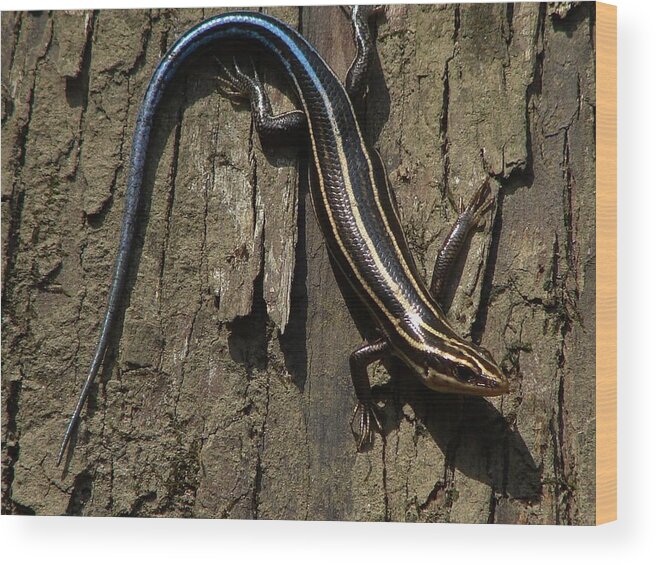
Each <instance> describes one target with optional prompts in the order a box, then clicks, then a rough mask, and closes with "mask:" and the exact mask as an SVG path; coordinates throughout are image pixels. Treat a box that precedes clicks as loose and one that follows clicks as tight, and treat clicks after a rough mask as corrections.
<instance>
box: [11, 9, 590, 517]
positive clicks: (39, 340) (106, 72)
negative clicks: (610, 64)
mask: <svg viewBox="0 0 656 565" xmlns="http://www.w3.org/2000/svg"><path fill="white" fill-rule="evenodd" d="M267 11H270V12H271V13H273V14H274V15H277V16H279V17H281V18H283V19H285V20H286V21H289V22H290V23H291V24H292V25H298V24H299V23H302V32H303V33H304V34H305V35H306V37H308V39H309V40H310V41H311V42H313V43H314V44H315V45H316V46H317V48H318V49H319V50H320V52H321V53H323V54H324V56H325V57H326V59H327V60H328V61H329V62H330V64H331V65H332V66H333V67H334V69H335V70H336V72H337V73H338V75H340V76H342V77H343V76H344V74H345V72H346V69H347V68H348V65H349V63H350V60H351V58H352V56H353V53H354V48H353V44H352V39H351V32H350V24H349V21H348V17H347V15H346V13H345V12H344V11H343V10H340V9H339V8H302V9H300V10H299V9H296V8H275V9H267ZM214 13H216V10H153V11H99V12H52V13H32V14H25V13H23V14H18V13H7V12H5V13H3V14H2V37H3V39H2V220H3V223H2V236H3V240H2V268H3V279H2V285H3V286H2V292H3V295H2V298H3V312H2V314H3V342H2V386H3V434H4V435H3V511H5V512H9V513H36V514H65V513H67V514H82V515H95V516H98V515H137V516H188V517H192V516H194V517H230V518H268V519H335V520H337V519H342V520H401V521H436V520H439V521H452V522H499V523H506V522H511V523H549V524H551V523H575V524H585V523H592V522H594V497H595V492H594V461H595V458H594V453H595V451H594V448H595V436H594V430H595V426H594V418H595V414H594V343H595V339H594V337H595V336H594V328H595V317H594V298H595V277H594V275H595V256H594V249H595V239H594V237H595V236H594V234H595V229H594V227H595V223H594V203H595V178H594V164H595V145H594V140H595V137H594V136H595V88H594V86H595V66H594V61H595V59H594V55H595V51H594V42H593V38H594V5H591V4H581V5H571V6H563V5H549V6H547V5H545V4H514V5H505V4H486V5H444V6H391V7H388V8H387V9H386V12H385V15H380V16H378V17H377V19H376V22H375V29H376V36H377V49H378V56H377V59H376V63H375V65H374V69H373V74H372V77H371V80H370V92H369V97H368V101H367V106H366V111H365V113H364V119H363V122H362V123H363V129H364V132H365V134H366V136H367V138H368V139H369V140H370V142H371V143H372V144H373V145H374V146H375V147H377V148H378V149H379V150H380V152H381V155H382V157H383V160H384V162H385V163H386V166H387V169H388V172H389V176H390V178H391V181H392V185H393V187H394V189H395V193H396V196H397V199H398V203H399V208H400V213H401V216H402V220H403V224H404V229H405V231H406V233H407V236H408V239H409V242H410V244H411V247H412V251H413V253H414V255H415V257H416V258H417V261H418V263H419V265H420V268H421V269H422V271H423V272H424V273H425V274H426V276H427V277H428V276H430V271H431V269H432V263H433V261H434V258H435V256H436V253H437V250H438V248H439V245H440V243H441V241H442V239H443V237H444V236H445V234H446V233H447V230H448V229H449V225H450V224H451V222H452V221H453V220H454V218H455V214H456V212H455V209H454V206H456V205H457V203H458V201H459V199H460V198H462V199H464V200H465V201H466V200H467V199H468V198H469V196H470V195H471V194H472V192H473V191H474V190H475V189H476V188H477V186H478V185H479V183H480V182H481V181H482V180H483V179H484V178H485V176H486V175H487V174H488V173H490V174H492V175H493V178H494V183H493V189H494V191H495V194H496V195H497V198H496V203H495V206H494V209H493V211H492V213H491V214H490V215H489V216H488V219H487V222H486V225H485V227H484V228H483V229H481V230H478V231H477V232H476V233H475V234H474V235H473V237H472V239H471V243H470V245H469V254H468V256H467V258H466V259H465V260H463V261H461V262H460V264H459V266H458V273H457V277H456V279H458V277H459V279H458V280H459V284H458V285H457V286H456V287H452V288H450V289H449V292H447V304H446V306H447V307H448V308H449V315H450V317H451V319H452V320H453V321H454V324H455V325H456V327H457V328H458V329H459V330H460V331H461V332H462V333H463V335H466V336H468V337H469V338H471V339H473V340H474V341H477V342H479V341H480V342H481V343H482V344H483V345H484V346H485V347H486V348H488V349H489V350H490V351H492V353H493V354H494V356H495V357H496V359H497V360H498V361H499V362H500V363H501V364H502V365H503V367H504V369H505V370H506V372H507V374H508V375H509V377H510V378H511V380H512V391H511V393H510V394H509V395H508V396H506V397H504V398H500V399H493V400H491V401H490V400H483V399H472V398H462V397H460V396H450V395H439V394H436V393H433V392H431V391H428V390H426V389H424V388H423V387H422V386H421V385H420V384H418V383H416V382H415V380H414V379H413V378H412V376H411V374H410V373H409V371H408V370H407V369H405V368H403V367H401V366H399V365H397V364H393V363H392V364H387V365H386V366H382V365H380V366H377V367H375V368H374V369H373V371H372V372H373V373H374V374H373V375H372V380H373V382H374V383H375V384H376V396H377V398H379V400H380V403H381V406H382V407H383V408H382V412H383V414H384V421H385V434H384V438H381V437H380V436H377V438H376V441H375V443H374V445H373V447H372V448H371V449H370V450H369V451H367V452H365V453H356V450H355V444H354V441H353V438H352V435H351V431H350V427H349V420H350V416H351V410H352V408H353V405H354V402H355V398H354V393H353V390H352V386H351V383H350V378H349V373H348V355H349V353H350V352H351V351H352V350H353V349H354V348H355V347H356V346H357V345H359V343H360V342H361V341H362V336H361V334H360V332H359V331H358V326H360V329H363V331H365V333H366V323H365V322H364V321H363V320H362V319H361V313H358V308H357V306H353V303H352V297H349V292H348V289H346V291H345V292H344V295H345V297H344V296H343V294H342V292H341V291H340V287H339V285H338V283H337V282H336V280H335V276H334V274H333V272H332V270H331V266H330V261H329V257H328V254H327V252H326V248H325V245H324V242H323V240H322V237H321V234H320V233H319V231H318V228H317V225H316V222H315V220H314V216H313V212H312V210H311V206H310V202H309V200H308V197H307V192H306V190H304V189H303V186H304V181H303V180H302V179H301V182H300V183H299V182H298V181H299V176H298V174H297V172H296V170H297V167H296V165H297V158H296V154H295V152H294V151H290V150H288V149H285V150H282V151H280V150H279V149H278V148H266V147H265V148H262V147H261V145H260V142H259V140H258V139H257V136H256V135H254V134H253V132H252V127H251V120H250V114H249V111H248V108H247V107H245V106H243V107H242V106H234V105H233V104H232V103H231V102H229V101H228V100H226V99H225V98H224V97H223V96H222V95H221V94H220V93H219V92H218V89H217V81H216V74H217V72H218V67H217V64H216V62H215V60H214V58H213V53H209V52H208V53H203V54H200V55H199V56H197V57H195V58H194V59H193V60H192V61H190V62H189V65H188V68H187V69H186V70H185V72H184V73H182V75H181V76H180V78H179V80H177V81H176V82H175V84H174V85H173V87H172V88H171V90H170V92H169V93H168V94H167V96H166V98H165V101H164V103H163V107H162V110H161V112H160V114H159V118H158V122H157V125H156V127H155V133H154V142H153V146H152V152H151V159H150V162H149V166H148V171H147V178H146V191H147V193H148V195H149V196H150V204H149V205H148V206H147V210H146V213H147V216H144V222H143V226H144V227H143V230H142V232H141V234H140V237H141V239H140V244H139V249H138V257H139V261H138V266H137V262H136V261H135V264H134V267H133V269H132V275H131V280H130V285H129V286H130V288H131V292H130V295H129V298H126V308H125V311H124V318H123V320H122V324H121V328H120V329H119V330H118V331H117V332H116V335H115V336H114V339H113V342H112V347H111V350H110V352H109V354H108V356H107V359H106V362H105V368H104V370H103V373H102V375H101V378H100V379H99V382H98V385H97V387H96V388H95V390H94V393H93V394H92V398H91V402H90V403H89V406H88V408H87V409H86V410H85V412H84V418H83V422H82V426H81V430H80V432H79V434H78V436H77V438H76V441H75V450H74V452H73V454H72V457H71V458H70V459H69V460H68V461H67V462H66V465H65V467H64V470H63V471H62V469H58V468H56V467H55V465H54V464H55V457H56V453H57V449H58V444H59V441H60V439H61V435H62V433H63V431H64V428H65V424H66V420H67V418H68V416H69V414H70V412H71V410H72V409H73V406H74V402H75V398H76V396H77V394H78V392H79V388H80V386H81V383H82V379H83V378H84V376H85V371H86V370H87V366H88V363H89V360H90V358H91V355H92V351H93V348H94V346H95V339H96V337H97V333H98V331H99V324H100V319H101V316H102V313H103V310H104V307H105V297H106V293H107V288H108V284H109V277H110V271H111V268H112V263H113V259H114V254H115V249H116V245H117V239H118V232H119V224H120V218H121V212H122V201H123V194H124V186H125V178H126V173H127V171H126V165H127V157H128V155H129V150H130V143H131V134H132V129H133V125H134V121H135V117H136V113H137V110H138V104H139V101H140V97H141V95H142V93H143V91H144V88H145V86H146V84H147V81H148V79H149V77H150V73H151V72H152V70H153V68H154V67H155V65H156V64H157V61H158V60H159V58H160V56H161V55H162V53H163V51H164V50H165V49H166V47H167V46H169V45H170V44H171V43H172V41H173V40H174V39H175V38H176V37H178V36H179V35H180V34H181V33H182V32H183V31H184V30H185V29H186V28H188V27H189V26H191V25H193V24H194V23H196V22H198V21H199V20H200V19H202V18H204V17H207V16H210V15H212V14H214ZM327 24H330V25H327ZM278 74H279V73H276V72H275V71H273V70H272V71H270V72H268V73H266V72H265V73H264V76H265V77H266V79H267V82H269V83H272V85H273V86H272V87H271V89H270V91H271V93H272V97H273V101H274V104H275V106H276V108H281V109H285V108H291V107H292V105H293V100H291V101H290V100H289V99H288V98H287V97H286V95H285V94H284V93H280V92H279V88H280V87H282V88H283V91H284V83H282V82H281V81H279V80H278V76H277V75H278ZM299 186H300V191H299ZM297 226H298V227H297ZM349 306H350V307H351V308H350V309H349ZM352 314H353V316H354V317H355V321H354V317H353V316H352ZM356 324H357V325H356ZM390 374H391V377H390Z"/></svg>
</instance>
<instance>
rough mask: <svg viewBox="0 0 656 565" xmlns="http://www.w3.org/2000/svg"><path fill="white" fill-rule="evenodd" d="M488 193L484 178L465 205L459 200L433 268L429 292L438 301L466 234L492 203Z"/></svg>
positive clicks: (478, 221)
mask: <svg viewBox="0 0 656 565" xmlns="http://www.w3.org/2000/svg"><path fill="white" fill-rule="evenodd" d="M490 193H491V190H490V181H489V179H486V180H485V181H484V182H483V183H482V184H481V186H480V187H479V188H478V190H476V192H475V193H474V195H473V196H472V197H471V199H470V201H469V203H468V204H467V206H463V204H462V201H461V202H460V205H459V210H458V217H457V218H456V221H455V223H454V224H453V226H452V228H451V231H449V234H448V235H447V236H446V238H445V240H444V243H443V244H442V248H441V249H440V251H439V252H438V254H437V259H436V260H435V267H434V268H433V276H432V279H431V285H430V293H431V295H432V296H433V298H434V299H435V300H437V301H438V302H440V301H441V298H442V291H443V290H444V287H445V285H446V281H447V278H448V276H449V273H451V272H452V270H453V265H454V263H455V262H456V260H457V259H458V257H459V255H460V253H461V251H462V248H463V245H464V243H465V241H466V240H467V236H468V235H469V233H470V232H471V230H472V229H474V228H475V227H476V226H478V225H479V224H480V223H481V220H482V218H483V215H484V214H485V213H486V212H487V211H488V210H489V209H490V207H491V206H492V204H493V203H494V197H493V196H491V195H490Z"/></svg>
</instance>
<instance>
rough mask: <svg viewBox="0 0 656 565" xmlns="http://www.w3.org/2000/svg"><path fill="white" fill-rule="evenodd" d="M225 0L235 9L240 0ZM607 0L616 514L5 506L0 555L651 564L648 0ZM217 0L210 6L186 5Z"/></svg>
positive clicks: (654, 220)
mask: <svg viewBox="0 0 656 565" xmlns="http://www.w3.org/2000/svg"><path fill="white" fill-rule="evenodd" d="M231 3H232V4H233V5H241V6H243V5H246V4H248V3H249V2H245V1H243V0H242V1H240V0H234V1H233V2H231ZM251 3H252V4H254V5H262V4H265V3H270V2H263V1H259V2H257V1H256V2H251ZM277 3H278V4H293V3H297V2H293V1H285V0H280V1H279V2H277ZM306 3H308V2H306ZM334 3H338V2H337V1H336V0H335V2H334ZM613 3H615V4H617V5H618V8H619V10H618V20H619V26H618V27H619V29H618V40H619V61H618V67H619V80H618V88H619V120H618V124H619V128H618V133H619V186H618V194H619V202H618V214H619V218H618V219H619V226H618V246H619V249H618V255H619V265H618V271H619V272H618V275H619V279H618V282H619V296H618V300H619V303H618V310H619V316H618V324H619V327H618V329H619V366H618V378H619V418H620V420H619V461H618V466H619V520H618V521H617V522H615V523H613V524H609V525H605V526H601V527H597V528H593V527H581V528H571V527H569V528H568V527H553V526H548V527H545V526H539V527H527V526H463V525H444V524H430V525H427V524H355V523H305V522H263V521H260V522H256V521H242V522H237V521H225V520H224V521H221V520H154V519H150V520H143V519H141V520H140V519H127V518H122V519H104V518H93V519H80V518H28V517H15V516H3V517H2V518H0V555H2V557H3V559H5V561H4V562H5V563H14V562H21V563H30V562H31V561H32V560H33V559H34V560H39V561H41V562H43V563H46V564H48V565H50V564H57V563H87V562H89V563H91V562H93V565H96V564H97V565H102V564H105V563H107V564H112V565H118V564H120V563H124V562H127V563H132V562H136V561H142V562H148V563H157V564H158V565H159V564H162V565H168V564H170V563H171V564H172V563H175V564H178V563H180V562H181V561H183V562H204V561H207V560H210V561H211V562H237V563H241V562H244V563H251V562H255V561H256V560H257V561H258V562H261V563H263V564H266V565H270V564H273V565H275V564H277V563H285V564H288V563H297V562H307V563H335V562H345V563H351V562H354V561H356V560H357V561H358V562H360V563H362V564H363V565H369V564H372V565H373V564H375V563H384V562H389V561H392V560H394V561H397V562H401V563H403V565H406V564H407V565H410V564H414V563H421V564H422V565H423V563H426V562H428V563H444V564H448V563H458V564H463V565H466V564H468V563H484V564H485V565H494V564H497V563H503V564H504V565H506V564H511V563H512V564H514V563H522V564H524V563H527V564H530V565H539V564H542V563H545V564H546V563H548V564H549V565H553V564H554V563H556V564H558V565H560V564H569V563H577V562H580V563H592V562H593V560H594V562H595V563H600V564H605V563H612V564H613V565H624V564H625V563H632V562H636V563H648V562H649V563H654V562H656V561H655V559H656V541H655V538H656V496H655V494H654V493H655V491H656V457H655V456H654V453H655V451H656V437H655V436H656V434H655V432H656V425H655V424H654V417H655V416H656V410H655V409H654V407H655V406H656V394H655V390H656V362H655V360H654V359H655V357H654V354H655V353H656V339H655V338H656V335H655V334H656V332H655V331H654V326H655V324H656V311H655V308H654V303H655V301H654V293H655V290H654V289H655V287H656V284H655V272H654V271H655V270H654V262H655V260H656V251H655V250H656V241H655V239H656V238H655V237H654V231H655V227H656V214H655V209H656V206H655V204H656V199H655V197H654V193H655V191H656V143H655V142H654V138H655V137H656V120H655V119H654V115H655V111H654V107H655V105H656V102H655V101H656V88H655V81H654V73H655V72H656V41H655V36H656V10H654V7H653V6H654V3H653V2H652V1H650V0H614V2H613ZM213 4H217V2H216V1H214V2H213V1H211V0H195V1H194V2H193V3H191V5H192V6H199V5H204V6H208V5H213ZM155 6H158V7H162V6H175V7H182V6H184V2H183V0H176V1H173V2H172V1H170V0H166V1H163V0H137V2H136V3H133V4H131V3H129V2H126V1H124V0H123V1H117V0H112V1H109V2H108V1H104V2H103V1H97V0H87V1H86V2H85V1H70V0H60V1H53V0H41V1H32V0H22V1H21V2H18V1H16V0H9V1H8V2H5V3H3V4H2V8H3V9H5V10H7V9H13V10H16V9H21V10H23V9H32V10H34V9H44V8H45V9H51V8H76V9H89V8H107V7H119V8H137V7H155Z"/></svg>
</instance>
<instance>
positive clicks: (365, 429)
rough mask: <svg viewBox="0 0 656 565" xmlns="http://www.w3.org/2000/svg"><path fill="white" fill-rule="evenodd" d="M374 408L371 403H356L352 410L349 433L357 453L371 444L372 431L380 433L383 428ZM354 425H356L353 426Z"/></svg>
mask: <svg viewBox="0 0 656 565" xmlns="http://www.w3.org/2000/svg"><path fill="white" fill-rule="evenodd" d="M377 412H378V411H377V409H376V406H375V405H374V404H373V403H366V404H365V403H363V402H358V403H357V404H356V405H355V408H354V409H353V417H352V418H351V431H352V432H353V436H354V437H355V439H356V444H357V448H358V451H359V452H361V451H363V449H364V448H365V447H367V446H370V445H371V443H372V442H373V434H374V431H378V432H379V433H382V431H383V426H382V425H381V423H380V419H379V417H378V413H377ZM354 423H357V424H356V426H354Z"/></svg>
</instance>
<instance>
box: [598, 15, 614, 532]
mask: <svg viewBox="0 0 656 565" xmlns="http://www.w3.org/2000/svg"><path fill="white" fill-rule="evenodd" d="M595 45H596V98H597V116H596V122H597V123H596V128H597V131H596V137H597V139H596V149H597V151H596V155H597V159H596V166H595V168H596V186H597V195H596V196H597V198H596V200H597V203H596V226H597V239H596V241H597V250H596V254H597V276H596V290H597V298H596V317H597V324H596V329H597V332H596V346H597V347H596V393H597V394H596V523H597V524H603V523H605V522H610V521H613V520H616V519H617V7H616V6H611V5H609V4H602V3H600V2H597V3H596V24H595Z"/></svg>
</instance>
